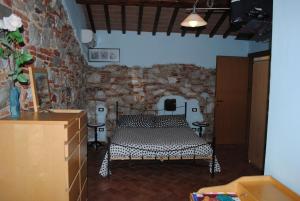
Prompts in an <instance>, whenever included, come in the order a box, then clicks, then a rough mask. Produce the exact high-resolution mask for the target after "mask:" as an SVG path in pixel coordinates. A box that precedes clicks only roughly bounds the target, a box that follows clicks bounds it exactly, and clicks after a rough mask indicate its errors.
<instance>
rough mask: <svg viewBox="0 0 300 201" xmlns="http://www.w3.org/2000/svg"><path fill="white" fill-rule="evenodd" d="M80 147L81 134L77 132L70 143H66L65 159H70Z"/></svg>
mask: <svg viewBox="0 0 300 201" xmlns="http://www.w3.org/2000/svg"><path fill="white" fill-rule="evenodd" d="M77 146H79V132H77V133H76V134H75V135H74V136H73V137H72V138H71V139H70V140H69V141H68V142H66V143H65V157H66V158H67V157H69V156H70V155H71V153H73V151H74V150H75V149H76V148H77Z"/></svg>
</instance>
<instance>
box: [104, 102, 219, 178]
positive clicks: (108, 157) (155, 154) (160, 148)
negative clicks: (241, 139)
mask: <svg viewBox="0 0 300 201" xmlns="http://www.w3.org/2000/svg"><path fill="white" fill-rule="evenodd" d="M184 107H186V104H185V106H184ZM185 111H186V110H185ZM152 112H153V111H152ZM116 115H117V121H116V122H117V127H116V129H115V131H114V133H113V135H112V136H111V137H110V138H108V148H107V151H106V154H105V156H104V159H103V161H102V164H101V168H100V171H99V173H100V174H101V176H103V177H106V176H109V175H110V174H111V173H112V171H111V162H112V161H114V160H161V161H164V160H207V161H208V168H209V172H210V174H211V175H212V176H213V175H214V173H215V172H220V171H221V168H220V165H219V163H218V160H217V158H216V156H215V146H214V142H213V143H208V142H206V141H205V139H204V138H202V137H199V136H198V135H196V134H195V131H194V130H192V129H191V128H190V127H189V126H188V123H187V121H186V118H185V117H186V112H185V114H183V115H155V114H145V111H143V114H138V115H122V116H119V106H118V104H116Z"/></svg>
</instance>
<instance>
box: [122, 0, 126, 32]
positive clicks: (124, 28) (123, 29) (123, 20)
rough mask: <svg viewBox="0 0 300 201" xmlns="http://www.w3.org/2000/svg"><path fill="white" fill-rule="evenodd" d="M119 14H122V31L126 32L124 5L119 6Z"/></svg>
mask: <svg viewBox="0 0 300 201" xmlns="http://www.w3.org/2000/svg"><path fill="white" fill-rule="evenodd" d="M121 15H122V33H123V34H125V33H126V8H125V5H122V6H121Z"/></svg>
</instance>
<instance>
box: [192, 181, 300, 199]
mask: <svg viewBox="0 0 300 201" xmlns="http://www.w3.org/2000/svg"><path fill="white" fill-rule="evenodd" d="M209 192H224V193H226V192H234V193H236V194H237V195H238V196H239V198H240V200H241V201H300V196H299V195H297V194H296V193H295V192H293V191H292V190H290V189H289V188H287V187H286V186H284V185H283V184H282V183H280V182H279V181H277V180H276V179H274V178H273V177H271V176H249V177H240V178H239V179H236V180H234V181H233V182H231V183H229V184H226V185H222V186H213V187H206V188H201V189H200V190H199V191H198V192H197V193H199V194H200V193H209ZM190 200H191V201H194V200H193V196H192V194H191V196H190Z"/></svg>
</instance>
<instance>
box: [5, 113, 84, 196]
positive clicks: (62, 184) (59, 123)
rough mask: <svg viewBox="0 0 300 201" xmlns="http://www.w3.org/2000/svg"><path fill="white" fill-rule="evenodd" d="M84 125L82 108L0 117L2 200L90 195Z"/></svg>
mask: <svg viewBox="0 0 300 201" xmlns="http://www.w3.org/2000/svg"><path fill="white" fill-rule="evenodd" d="M86 125H87V116H86V113H85V112H83V111H80V110H54V111H53V112H45V113H30V112H24V113H22V114H21V117H20V118H19V119H18V120H13V119H9V118H8V119H2V120H0V200H1V201H86V200H87V127H86Z"/></svg>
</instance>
